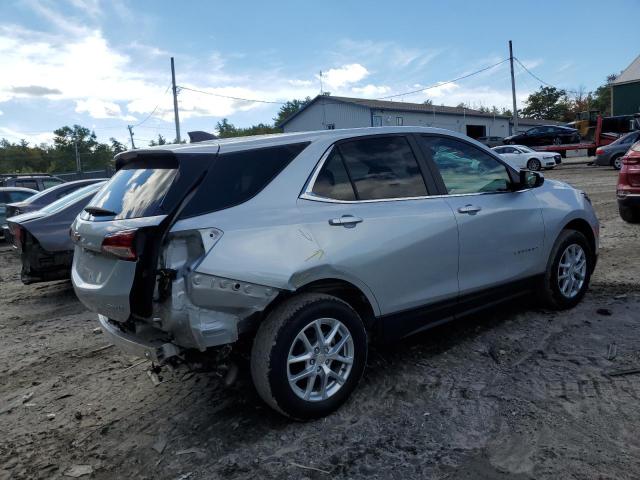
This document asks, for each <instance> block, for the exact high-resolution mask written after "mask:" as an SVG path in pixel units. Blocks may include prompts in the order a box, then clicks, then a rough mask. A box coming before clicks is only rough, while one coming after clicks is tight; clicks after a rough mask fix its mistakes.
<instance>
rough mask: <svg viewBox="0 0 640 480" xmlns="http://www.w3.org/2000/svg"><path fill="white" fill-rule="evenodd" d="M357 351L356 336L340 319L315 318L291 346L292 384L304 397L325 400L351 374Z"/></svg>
mask: <svg viewBox="0 0 640 480" xmlns="http://www.w3.org/2000/svg"><path fill="white" fill-rule="evenodd" d="M354 353H355V352H354V343H353V338H352V337H351V334H350V332H349V330H348V329H347V327H346V326H345V325H344V324H343V323H342V322H341V321H340V320H337V319H335V318H319V319H317V320H314V321H312V322H311V323H309V324H308V325H307V326H305V327H304V328H303V329H301V330H300V332H299V333H298V334H297V335H296V337H295V339H294V340H293V343H292V344H291V348H290V349H289V356H288V358H287V378H288V380H289V386H290V387H291V389H292V390H293V392H294V393H295V394H296V395H297V396H298V397H300V398H302V399H303V400H306V401H310V402H319V401H322V400H326V399H327V398H329V397H331V396H332V395H335V394H336V393H337V392H338V391H339V390H340V389H341V388H342V386H343V385H344V383H345V382H346V381H347V378H349V374H350V373H351V368H352V365H353V360H354Z"/></svg>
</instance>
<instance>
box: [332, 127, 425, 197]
mask: <svg viewBox="0 0 640 480" xmlns="http://www.w3.org/2000/svg"><path fill="white" fill-rule="evenodd" d="M339 150H340V153H341V154H342V157H343V159H344V162H345V165H346V167H347V170H348V171H349V175H350V176H351V180H352V181H353V183H354V185H355V188H356V196H357V198H358V200H376V199H382V198H406V197H420V196H425V195H427V188H426V186H425V184H424V179H423V178H422V174H421V173H420V168H419V167H418V162H417V160H416V158H415V156H414V154H413V151H412V150H411V147H410V146H409V142H408V141H407V139H406V138H404V137H374V138H367V139H364V140H356V141H352V142H347V143H342V144H340V147H339Z"/></svg>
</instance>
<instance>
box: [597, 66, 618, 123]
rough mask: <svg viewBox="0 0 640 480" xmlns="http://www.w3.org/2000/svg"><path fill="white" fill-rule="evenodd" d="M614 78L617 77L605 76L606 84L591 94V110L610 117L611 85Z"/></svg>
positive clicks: (612, 75)
mask: <svg viewBox="0 0 640 480" xmlns="http://www.w3.org/2000/svg"><path fill="white" fill-rule="evenodd" d="M616 78H617V76H616V75H614V74H611V75H609V76H607V81H606V83H604V84H602V85H600V86H599V87H598V88H596V91H595V92H593V102H592V104H591V108H592V109H593V110H600V112H601V113H602V114H603V115H611V84H612V83H613V81H614V80H615V79H616Z"/></svg>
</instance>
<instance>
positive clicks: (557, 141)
mask: <svg viewBox="0 0 640 480" xmlns="http://www.w3.org/2000/svg"><path fill="white" fill-rule="evenodd" d="M561 143H562V140H560V137H556V138H554V139H553V144H554V145H560V144H561Z"/></svg>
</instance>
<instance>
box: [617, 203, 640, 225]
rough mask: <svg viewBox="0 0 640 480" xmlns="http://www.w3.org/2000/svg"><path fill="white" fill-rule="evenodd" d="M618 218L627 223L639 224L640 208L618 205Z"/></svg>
mask: <svg viewBox="0 0 640 480" xmlns="http://www.w3.org/2000/svg"><path fill="white" fill-rule="evenodd" d="M618 211H619V212H620V217H621V218H622V219H623V220H624V221H625V222H627V223H640V208H632V207H623V206H622V205H618Z"/></svg>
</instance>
